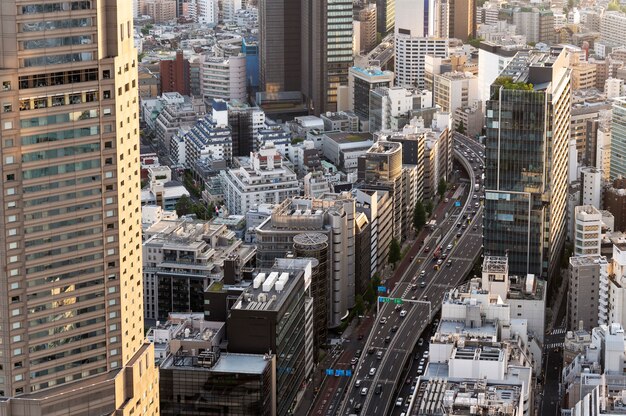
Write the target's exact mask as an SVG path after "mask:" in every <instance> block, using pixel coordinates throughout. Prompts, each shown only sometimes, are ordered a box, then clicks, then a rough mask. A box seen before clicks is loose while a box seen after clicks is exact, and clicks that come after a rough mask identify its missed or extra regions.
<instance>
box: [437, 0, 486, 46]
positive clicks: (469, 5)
mask: <svg viewBox="0 0 626 416" xmlns="http://www.w3.org/2000/svg"><path fill="white" fill-rule="evenodd" d="M437 8H438V16H437V17H438V20H439V22H438V23H437V26H438V28H439V29H438V32H437V36H439V37H442V38H456V39H461V40H463V41H467V40H468V39H469V38H473V37H475V36H476V1H475V0H442V1H441V2H438V4H437Z"/></svg>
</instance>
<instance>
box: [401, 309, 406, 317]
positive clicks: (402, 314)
mask: <svg viewBox="0 0 626 416" xmlns="http://www.w3.org/2000/svg"><path fill="white" fill-rule="evenodd" d="M405 316H406V310H404V309H402V310H401V311H400V318H404V317H405Z"/></svg>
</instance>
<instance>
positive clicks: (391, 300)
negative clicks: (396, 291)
mask: <svg viewBox="0 0 626 416" xmlns="http://www.w3.org/2000/svg"><path fill="white" fill-rule="evenodd" d="M378 301H379V302H382V303H395V304H396V305H402V304H403V303H404V301H403V300H402V299H401V298H388V297H385V296H379V297H378Z"/></svg>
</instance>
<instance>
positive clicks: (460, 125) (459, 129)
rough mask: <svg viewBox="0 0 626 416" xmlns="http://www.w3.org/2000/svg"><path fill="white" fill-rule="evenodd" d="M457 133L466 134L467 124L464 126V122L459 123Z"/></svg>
mask: <svg viewBox="0 0 626 416" xmlns="http://www.w3.org/2000/svg"><path fill="white" fill-rule="evenodd" d="M456 132H457V133H460V134H465V124H463V120H461V121H459V124H458V125H457V126H456Z"/></svg>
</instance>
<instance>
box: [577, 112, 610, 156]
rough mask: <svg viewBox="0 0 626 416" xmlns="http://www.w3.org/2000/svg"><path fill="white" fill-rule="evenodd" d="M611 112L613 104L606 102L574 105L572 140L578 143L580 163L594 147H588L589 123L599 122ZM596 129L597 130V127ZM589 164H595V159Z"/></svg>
mask: <svg viewBox="0 0 626 416" xmlns="http://www.w3.org/2000/svg"><path fill="white" fill-rule="evenodd" d="M610 110H611V104H610V103H608V102H606V101H604V100H597V101H592V100H589V101H583V102H578V103H572V110H571V111H572V116H571V126H570V139H572V140H575V142H576V151H577V152H578V160H579V161H582V160H583V159H584V158H585V152H586V150H587V148H591V147H592V144H590V145H589V146H587V137H588V134H589V132H588V122H589V121H593V120H598V118H599V117H602V118H603V116H602V115H603V114H605V113H608V112H610ZM598 123H599V121H598ZM595 128H596V129H597V126H596V127H595ZM596 134H597V133H596ZM593 150H594V152H596V149H595V148H594V149H593ZM587 163H588V165H591V163H595V157H594V158H593V161H592V162H589V161H588V162H587ZM596 167H598V166H596Z"/></svg>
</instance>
